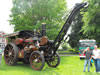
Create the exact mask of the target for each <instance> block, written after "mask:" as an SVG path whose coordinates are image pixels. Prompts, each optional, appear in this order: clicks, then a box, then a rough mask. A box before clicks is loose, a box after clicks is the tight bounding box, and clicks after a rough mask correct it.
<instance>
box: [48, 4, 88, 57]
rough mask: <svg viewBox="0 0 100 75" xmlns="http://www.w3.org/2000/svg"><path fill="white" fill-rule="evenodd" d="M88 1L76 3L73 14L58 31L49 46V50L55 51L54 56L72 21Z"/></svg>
mask: <svg viewBox="0 0 100 75" xmlns="http://www.w3.org/2000/svg"><path fill="white" fill-rule="evenodd" d="M87 4H88V3H87V2H86V3H79V4H76V5H75V7H74V9H73V10H72V12H71V14H70V15H69V17H68V19H67V20H66V22H65V24H64V25H63V27H62V29H61V30H60V32H59V33H58V35H57V37H56V39H55V40H54V42H53V44H52V45H51V46H50V47H49V50H48V51H49V52H48V53H50V52H51V51H53V52H54V53H53V54H52V56H53V55H54V54H55V53H56V51H57V49H58V47H59V45H60V43H61V41H62V40H63V38H64V36H65V35H66V33H67V31H68V28H69V27H70V25H71V23H72V21H73V20H74V18H75V15H76V14H77V13H78V12H79V11H80V9H81V8H83V7H85V6H86V5H87Z"/></svg>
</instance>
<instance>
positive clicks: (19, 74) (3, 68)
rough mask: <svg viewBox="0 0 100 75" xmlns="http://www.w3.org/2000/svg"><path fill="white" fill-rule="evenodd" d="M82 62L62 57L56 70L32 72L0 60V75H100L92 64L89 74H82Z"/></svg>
mask: <svg viewBox="0 0 100 75" xmlns="http://www.w3.org/2000/svg"><path fill="white" fill-rule="evenodd" d="M83 66H84V60H80V59H79V57H78V56H67V57H65V56H62V57H61V63H60V65H59V66H58V67H57V68H51V67H48V66H47V64H46V63H45V67H44V68H43V70H42V71H34V70H32V69H31V67H30V66H29V65H24V64H18V65H16V66H7V65H6V64H5V63H4V60H3V59H2V64H1V65H0V75H100V73H96V72H95V68H94V64H93V67H91V68H90V71H91V72H83Z"/></svg>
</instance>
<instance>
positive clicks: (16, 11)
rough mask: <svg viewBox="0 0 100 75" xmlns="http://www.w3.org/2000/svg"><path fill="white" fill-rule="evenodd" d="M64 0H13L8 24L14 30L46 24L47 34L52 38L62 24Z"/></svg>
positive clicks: (64, 8) (36, 27)
mask: <svg viewBox="0 0 100 75" xmlns="http://www.w3.org/2000/svg"><path fill="white" fill-rule="evenodd" d="M65 11H66V0H13V8H12V10H11V12H12V14H11V15H10V20H9V21H10V24H11V25H14V30H15V31H19V30H24V29H29V30H33V29H34V28H35V29H38V28H39V27H40V26H41V23H42V22H45V23H46V25H47V36H48V37H49V38H50V39H54V38H55V37H56V36H57V34H58V32H59V30H60V28H61V27H62V25H63V22H64V20H63V19H62V17H63V16H64V14H65Z"/></svg>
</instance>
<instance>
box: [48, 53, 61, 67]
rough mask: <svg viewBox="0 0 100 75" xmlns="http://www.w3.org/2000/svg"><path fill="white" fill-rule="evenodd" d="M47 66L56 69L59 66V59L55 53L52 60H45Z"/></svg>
mask: <svg viewBox="0 0 100 75" xmlns="http://www.w3.org/2000/svg"><path fill="white" fill-rule="evenodd" d="M47 64H48V66H50V67H54V68H56V67H57V66H58V65H59V64H60V57H59V55H58V54H57V53H56V54H55V55H54V56H53V57H52V58H50V59H49V60H47Z"/></svg>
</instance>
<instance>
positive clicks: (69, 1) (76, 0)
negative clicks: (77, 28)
mask: <svg viewBox="0 0 100 75" xmlns="http://www.w3.org/2000/svg"><path fill="white" fill-rule="evenodd" d="M82 1H83V0H67V5H68V8H72V7H74V6H75V4H76V3H81V2H82Z"/></svg>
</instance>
